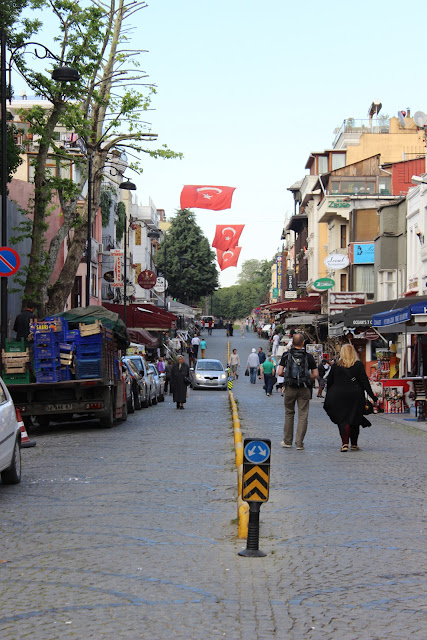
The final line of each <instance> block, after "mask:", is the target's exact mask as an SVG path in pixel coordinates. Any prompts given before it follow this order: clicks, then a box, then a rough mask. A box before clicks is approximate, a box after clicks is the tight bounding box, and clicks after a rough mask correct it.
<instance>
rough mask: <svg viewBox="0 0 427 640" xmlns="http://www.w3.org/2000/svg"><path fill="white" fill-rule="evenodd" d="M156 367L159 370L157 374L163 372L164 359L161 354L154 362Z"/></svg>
mask: <svg viewBox="0 0 427 640" xmlns="http://www.w3.org/2000/svg"><path fill="white" fill-rule="evenodd" d="M156 369H157V371H158V372H159V374H160V373H164V372H165V359H164V357H163V356H160V358H159V359H158V361H157V364H156Z"/></svg>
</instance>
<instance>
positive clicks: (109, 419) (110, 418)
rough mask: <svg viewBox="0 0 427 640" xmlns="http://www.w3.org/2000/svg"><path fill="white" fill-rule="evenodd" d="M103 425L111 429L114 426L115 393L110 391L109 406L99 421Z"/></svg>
mask: <svg viewBox="0 0 427 640" xmlns="http://www.w3.org/2000/svg"><path fill="white" fill-rule="evenodd" d="M99 423H100V425H101V427H104V429H111V428H112V427H114V402H113V394H112V393H111V392H110V395H109V398H108V407H107V413H106V415H105V416H104V417H103V418H101V419H100V421H99Z"/></svg>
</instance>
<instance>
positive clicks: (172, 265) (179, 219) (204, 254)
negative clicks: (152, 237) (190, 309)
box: [156, 209, 218, 305]
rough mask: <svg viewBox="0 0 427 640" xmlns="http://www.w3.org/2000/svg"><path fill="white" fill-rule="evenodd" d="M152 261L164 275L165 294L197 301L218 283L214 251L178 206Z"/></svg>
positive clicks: (192, 216) (190, 216)
mask: <svg viewBox="0 0 427 640" xmlns="http://www.w3.org/2000/svg"><path fill="white" fill-rule="evenodd" d="M165 249H166V264H165ZM156 265H157V267H158V269H160V271H161V272H162V273H163V274H164V275H166V279H167V281H168V292H169V295H171V296H172V297H175V298H178V299H179V300H180V301H181V302H184V303H187V304H190V305H191V304H193V305H194V304H197V303H198V302H199V300H200V298H201V297H202V296H207V295H210V294H211V293H213V292H214V291H215V289H216V288H217V287H218V270H217V268H216V265H215V253H214V252H213V251H212V249H211V247H210V244H209V240H208V239H207V238H206V237H205V236H204V235H203V232H202V230H201V228H200V227H199V226H198V224H197V223H196V217H195V214H194V213H193V212H192V211H190V210H189V209H180V210H179V211H177V213H176V215H175V217H174V218H172V220H171V226H170V229H169V230H168V231H167V233H166V234H165V236H164V238H163V240H162V242H161V243H160V246H159V250H158V252H157V255H156Z"/></svg>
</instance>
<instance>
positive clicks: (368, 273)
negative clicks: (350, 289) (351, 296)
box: [353, 264, 375, 294]
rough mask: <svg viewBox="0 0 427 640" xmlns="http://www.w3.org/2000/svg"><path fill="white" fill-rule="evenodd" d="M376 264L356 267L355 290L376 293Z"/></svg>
mask: <svg viewBox="0 0 427 640" xmlns="http://www.w3.org/2000/svg"><path fill="white" fill-rule="evenodd" d="M374 277H375V276H374V265H371V264H367V265H357V266H355V267H354V276H353V282H354V291H364V292H365V293H367V294H370V293H374V284H375V281H374Z"/></svg>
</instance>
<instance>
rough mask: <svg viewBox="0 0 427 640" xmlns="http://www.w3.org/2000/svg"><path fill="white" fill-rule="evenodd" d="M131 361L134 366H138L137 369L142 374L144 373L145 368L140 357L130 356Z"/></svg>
mask: <svg viewBox="0 0 427 640" xmlns="http://www.w3.org/2000/svg"><path fill="white" fill-rule="evenodd" d="M129 360H130V362H132V364H133V366H134V367H136V368H137V370H138V371H139V373H141V374H142V375H144V369H143V367H142V362H141V360H140V359H139V358H135V359H134V358H129Z"/></svg>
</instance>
